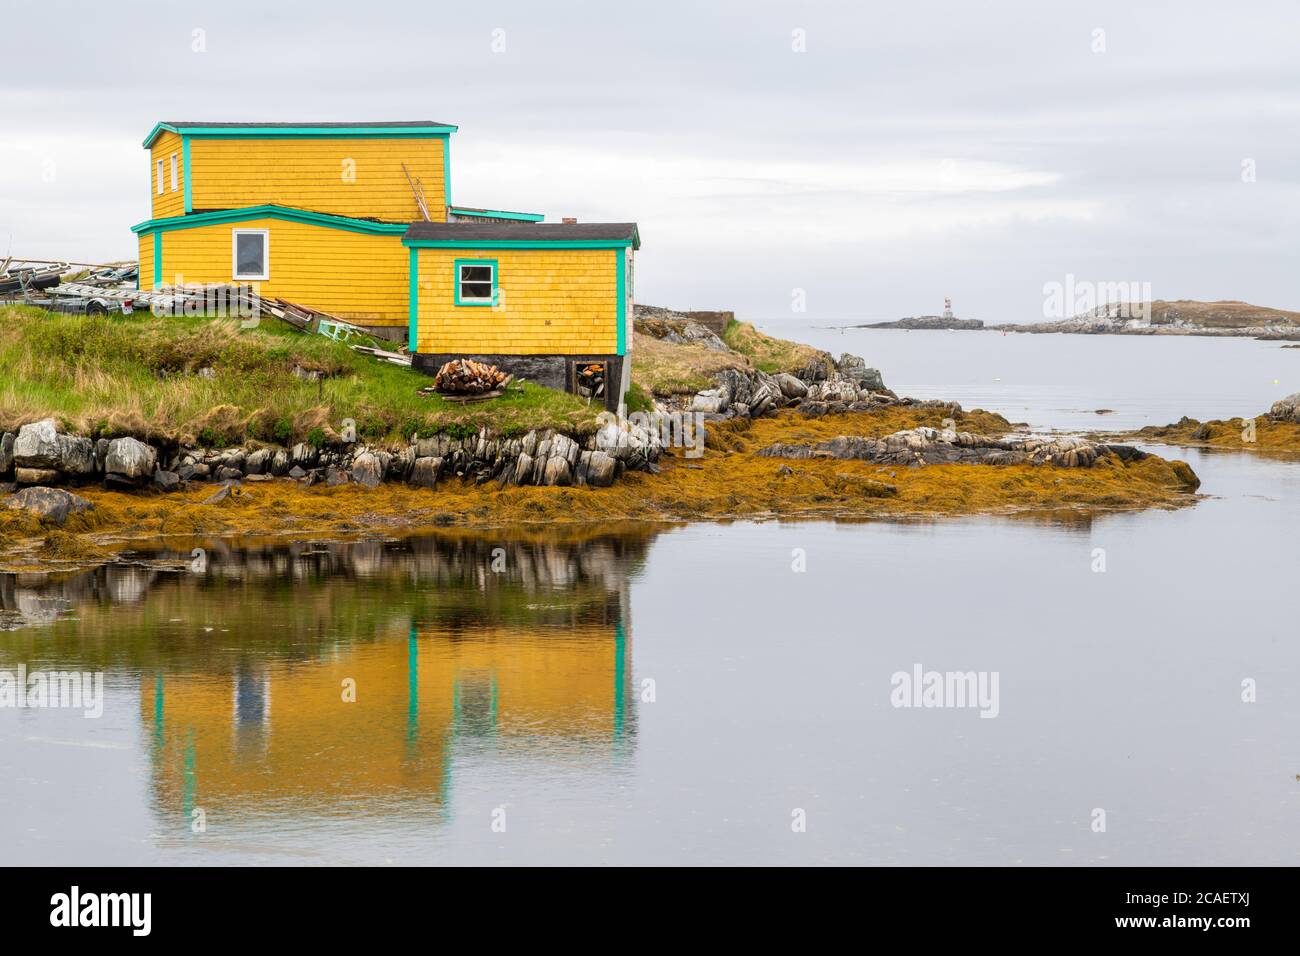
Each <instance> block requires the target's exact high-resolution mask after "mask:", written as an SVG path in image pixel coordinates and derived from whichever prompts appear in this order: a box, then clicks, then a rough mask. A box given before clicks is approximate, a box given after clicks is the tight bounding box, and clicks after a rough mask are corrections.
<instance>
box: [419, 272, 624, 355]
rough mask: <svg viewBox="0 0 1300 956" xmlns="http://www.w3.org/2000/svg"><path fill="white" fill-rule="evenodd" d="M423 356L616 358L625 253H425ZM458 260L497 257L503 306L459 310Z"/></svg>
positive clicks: (421, 326) (421, 299)
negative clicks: (620, 273) (456, 295)
mask: <svg viewBox="0 0 1300 956" xmlns="http://www.w3.org/2000/svg"><path fill="white" fill-rule="evenodd" d="M418 255H419V275H418V303H419V319H418V327H417V344H418V351H420V352H430V353H444V352H466V353H500V354H504V355H528V354H535V353H536V354H558V355H586V354H593V353H594V354H612V353H614V352H615V350H616V348H617V345H618V294H617V284H618V255H619V250H617V249H499V248H486V249H474V248H465V249H419V250H418ZM457 259H494V260H496V262H497V269H498V273H497V288H498V289H499V290H500V293H501V297H502V305H501V306H500V307H485V306H463V305H462V306H457V305H456V304H455V298H454V283H455V267H454V263H455V261H456V260H457Z"/></svg>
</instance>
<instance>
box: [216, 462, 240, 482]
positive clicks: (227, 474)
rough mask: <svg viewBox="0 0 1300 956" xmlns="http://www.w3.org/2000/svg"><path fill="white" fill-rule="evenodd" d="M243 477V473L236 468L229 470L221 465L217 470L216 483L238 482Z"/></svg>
mask: <svg viewBox="0 0 1300 956" xmlns="http://www.w3.org/2000/svg"><path fill="white" fill-rule="evenodd" d="M243 477H244V473H243V472H242V471H240V470H239V469H238V468H230V467H227V466H225V465H222V466H221V467H220V468H218V469H217V474H216V478H217V481H238V480H239V479H241V478H243Z"/></svg>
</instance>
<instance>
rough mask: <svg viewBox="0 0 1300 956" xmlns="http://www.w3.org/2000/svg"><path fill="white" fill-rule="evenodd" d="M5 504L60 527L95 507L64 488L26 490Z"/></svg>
mask: <svg viewBox="0 0 1300 956" xmlns="http://www.w3.org/2000/svg"><path fill="white" fill-rule="evenodd" d="M5 504H7V505H8V506H9V507H10V508H15V509H19V510H22V511H26V512H27V513H28V514H33V515H36V516H38V517H39V518H41V519H42V520H45V521H49V522H51V523H52V524H56V525H60V526H62V525H63V524H64V523H65V522H66V521H67V520H68V517H69V516H70V515H74V514H81V513H82V512H83V511H89V510H91V509H92V508H93V507H94V505H92V504H91V503H90V502H89V501H87V500H86V499H85V498H81V497H78V496H77V495H74V494H72V493H71V492H68V491H64V490H63V489H62V488H44V487H35V488H24V489H23V490H22V491H19V492H18V493H17V494H15V495H13V496H11V497H10V498H8V499H7V500H6V501H5Z"/></svg>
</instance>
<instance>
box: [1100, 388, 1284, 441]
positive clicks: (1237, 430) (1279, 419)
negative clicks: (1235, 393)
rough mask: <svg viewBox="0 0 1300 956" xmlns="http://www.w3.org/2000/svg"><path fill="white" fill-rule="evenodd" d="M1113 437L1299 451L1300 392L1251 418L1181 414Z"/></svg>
mask: <svg viewBox="0 0 1300 956" xmlns="http://www.w3.org/2000/svg"><path fill="white" fill-rule="evenodd" d="M1112 437H1114V438H1116V439H1118V440H1123V441H1148V442H1159V443H1161V444H1165V445H1179V446H1183V447H1187V448H1222V449H1234V450H1238V451H1253V452H1265V453H1268V452H1272V453H1282V454H1297V453H1300V392H1296V393H1295V394H1293V395H1288V396H1287V397H1286V398H1283V399H1280V400H1279V401H1276V402H1274V403H1273V405H1272V407H1271V408H1269V410H1268V412H1267V414H1264V415H1257V416H1255V417H1254V418H1232V419H1216V420H1213V421H1208V422H1203V421H1199V420H1198V419H1195V418H1189V417H1188V416H1186V415H1184V416H1183V417H1182V418H1180V419H1179V420H1178V421H1176V422H1173V423H1171V424H1169V425H1148V426H1147V427H1145V428H1140V429H1138V430H1137V431H1132V432H1123V433H1120V434H1118V435H1115V436H1112Z"/></svg>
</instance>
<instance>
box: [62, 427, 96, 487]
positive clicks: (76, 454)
mask: <svg viewBox="0 0 1300 956" xmlns="http://www.w3.org/2000/svg"><path fill="white" fill-rule="evenodd" d="M59 471H61V472H63V473H64V474H65V475H72V476H73V477H76V478H84V477H86V476H88V475H93V474H94V473H95V443H94V442H93V441H91V440H90V439H89V438H77V437H76V436H75V435H60V436H59Z"/></svg>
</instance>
